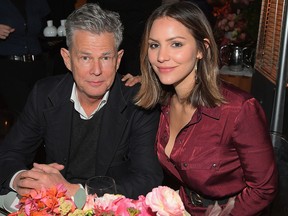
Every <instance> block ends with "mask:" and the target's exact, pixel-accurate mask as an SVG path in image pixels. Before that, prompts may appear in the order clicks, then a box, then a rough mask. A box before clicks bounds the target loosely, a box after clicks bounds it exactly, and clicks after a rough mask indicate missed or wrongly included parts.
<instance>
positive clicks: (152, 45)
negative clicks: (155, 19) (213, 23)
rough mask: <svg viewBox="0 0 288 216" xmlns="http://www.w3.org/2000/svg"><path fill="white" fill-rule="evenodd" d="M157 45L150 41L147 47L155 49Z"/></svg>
mask: <svg viewBox="0 0 288 216" xmlns="http://www.w3.org/2000/svg"><path fill="white" fill-rule="evenodd" d="M157 47H159V45H158V44H156V43H150V44H149V48H150V49H156V48H157Z"/></svg>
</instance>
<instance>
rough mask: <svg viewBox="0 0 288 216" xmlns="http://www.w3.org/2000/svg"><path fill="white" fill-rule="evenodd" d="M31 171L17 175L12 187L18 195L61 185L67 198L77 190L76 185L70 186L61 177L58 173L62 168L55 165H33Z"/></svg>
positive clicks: (59, 165)
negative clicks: (65, 191)
mask: <svg viewBox="0 0 288 216" xmlns="http://www.w3.org/2000/svg"><path fill="white" fill-rule="evenodd" d="M33 166H34V167H33V168H32V169H31V170H27V171H23V172H21V173H19V174H18V175H17V176H16V178H15V179H14V182H13V187H14V188H15V189H16V192H17V193H18V194H20V195H23V194H27V193H29V192H30V191H31V189H35V190H40V189H41V188H42V187H44V188H50V187H52V186H54V185H57V184H63V185H64V186H65V187H66V189H67V193H68V195H69V196H73V195H74V194H75V193H76V191H77V190H78V189H79V185H78V184H70V183H69V182H68V181H66V179H65V178H64V177H63V176H62V175H61V173H60V171H61V170H62V169H64V166H63V165H61V164H57V163H52V164H37V163H34V164H33Z"/></svg>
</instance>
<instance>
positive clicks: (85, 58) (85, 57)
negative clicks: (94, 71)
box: [81, 56, 90, 61]
mask: <svg viewBox="0 0 288 216" xmlns="http://www.w3.org/2000/svg"><path fill="white" fill-rule="evenodd" d="M81 59H82V60H84V61H88V60H89V59H90V57H88V56H81Z"/></svg>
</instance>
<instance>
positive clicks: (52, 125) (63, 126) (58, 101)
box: [44, 74, 74, 167]
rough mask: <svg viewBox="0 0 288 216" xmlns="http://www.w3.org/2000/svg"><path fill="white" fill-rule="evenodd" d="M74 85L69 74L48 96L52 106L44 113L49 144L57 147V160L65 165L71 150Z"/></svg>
mask: <svg viewBox="0 0 288 216" xmlns="http://www.w3.org/2000/svg"><path fill="white" fill-rule="evenodd" d="M73 83H74V81H73V78H72V76H71V74H67V75H66V76H65V78H64V79H62V81H61V82H60V83H59V85H57V87H56V88H55V89H54V91H52V92H51V94H50V95H49V96H48V98H49V101H50V106H49V108H48V109H46V110H45V111H44V116H45V118H46V120H47V128H48V129H47V131H48V132H49V133H50V134H48V135H47V136H48V137H49V138H50V140H49V143H51V144H53V145H57V148H58V151H57V152H56V154H57V155H56V156H55V158H56V159H57V160H60V161H59V162H60V163H62V164H64V165H65V164H66V162H68V156H69V148H70V137H71V125H72V112H73V104H72V103H71V102H70V96H71V92H72V86H73ZM65 167H66V166H65Z"/></svg>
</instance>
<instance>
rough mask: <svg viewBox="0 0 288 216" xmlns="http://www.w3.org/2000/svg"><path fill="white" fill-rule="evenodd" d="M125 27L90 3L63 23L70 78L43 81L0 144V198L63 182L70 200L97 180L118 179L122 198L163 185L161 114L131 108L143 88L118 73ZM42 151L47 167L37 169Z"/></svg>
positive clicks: (112, 16) (134, 195)
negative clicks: (157, 147) (158, 145)
mask: <svg viewBox="0 0 288 216" xmlns="http://www.w3.org/2000/svg"><path fill="white" fill-rule="evenodd" d="M122 31H123V28H122V25H121V22H120V20H119V16H118V14H116V13H114V12H110V11H104V10H102V9H101V8H100V7H99V6H98V5H97V4H86V5H84V6H82V7H81V8H79V9H77V10H76V11H74V12H73V13H72V14H71V15H70V16H69V17H68V18H67V21H66V34H67V38H66V42H67V47H68V50H67V49H64V48H62V49H61V55H62V57H63V59H64V63H65V65H66V67H67V68H68V69H69V70H70V71H71V74H72V75H71V74H70V73H68V74H65V75H59V76H55V77H49V78H47V79H45V80H42V81H40V82H38V83H37V84H36V85H35V87H34V89H33V91H32V92H31V94H30V96H29V99H28V101H27V104H26V106H25V108H24V111H23V113H22V115H21V116H20V118H19V120H18V121H17V123H16V124H15V125H14V127H13V128H12V130H11V131H10V133H9V134H8V135H7V136H6V139H5V140H4V142H3V143H2V144H0V167H1V172H0V184H1V193H5V192H7V189H9V188H12V189H14V190H16V191H17V193H19V194H25V193H28V192H29V191H30V190H31V189H39V188H41V186H44V187H50V186H52V185H55V184H59V183H63V184H64V186H65V187H66V188H67V189H68V194H69V195H71V196H72V195H74V194H75V193H76V191H77V190H78V189H79V184H82V185H83V184H84V183H85V181H86V180H87V179H88V178H90V177H93V176H96V175H106V176H110V177H113V178H114V179H115V181H116V184H117V192H118V193H120V194H123V195H125V196H127V197H131V198H137V197H138V195H141V194H143V195H145V194H146V193H147V192H149V191H150V190H151V189H152V188H153V187H156V186H158V185H160V184H161V182H162V176H163V174H162V170H161V168H160V165H159V164H158V160H157V157H156V155H155V152H154V142H155V135H156V131H157V126H158V120H159V113H158V112H157V111H156V110H155V111H146V110H141V109H139V108H138V107H136V106H135V105H134V104H133V97H134V95H135V93H136V92H137V90H138V88H137V87H136V88H134V87H132V88H131V87H125V85H124V84H123V83H122V82H121V79H120V77H119V76H118V75H117V74H116V71H117V69H118V67H119V65H120V61H121V58H122V56H123V52H124V51H123V50H119V51H118V48H119V46H120V43H121V41H122ZM41 143H44V146H45V157H46V164H37V163H34V164H33V167H32V168H31V169H29V165H32V162H33V158H34V156H35V152H36V150H37V148H38V147H39V146H40V144H41Z"/></svg>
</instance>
